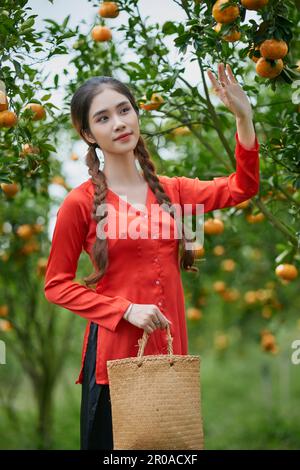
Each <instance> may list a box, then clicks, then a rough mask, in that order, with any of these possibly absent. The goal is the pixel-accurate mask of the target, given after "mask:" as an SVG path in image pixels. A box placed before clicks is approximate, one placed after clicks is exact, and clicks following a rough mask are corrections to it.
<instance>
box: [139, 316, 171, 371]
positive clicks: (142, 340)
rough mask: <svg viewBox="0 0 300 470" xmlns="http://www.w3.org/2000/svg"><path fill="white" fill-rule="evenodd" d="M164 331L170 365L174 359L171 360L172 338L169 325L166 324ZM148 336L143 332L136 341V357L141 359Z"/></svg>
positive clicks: (140, 362) (140, 363)
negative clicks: (137, 345)
mask: <svg viewBox="0 0 300 470" xmlns="http://www.w3.org/2000/svg"><path fill="white" fill-rule="evenodd" d="M166 329H167V340H168V355H169V357H170V360H169V362H170V364H171V365H172V364H173V363H174V359H173V337H172V336H171V331H170V325H169V324H167V326H166ZM149 336H150V334H149V333H147V331H145V330H144V334H143V336H142V338H140V339H139V340H138V343H139V350H138V354H137V357H140V358H141V359H142V357H143V354H144V350H145V347H146V344H147V341H148V338H149ZM138 365H139V366H140V365H142V360H141V361H139V362H138Z"/></svg>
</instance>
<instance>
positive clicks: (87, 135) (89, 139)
mask: <svg viewBox="0 0 300 470" xmlns="http://www.w3.org/2000/svg"><path fill="white" fill-rule="evenodd" d="M81 135H82V137H84V138H85V139H86V140H87V142H88V143H89V144H96V140H95V139H94V137H93V135H92V134H91V133H90V132H87V131H81Z"/></svg>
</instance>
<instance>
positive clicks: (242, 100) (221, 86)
mask: <svg viewBox="0 0 300 470" xmlns="http://www.w3.org/2000/svg"><path fill="white" fill-rule="evenodd" d="M226 71H227V73H228V76H227V75H226V72H225V68H224V64H223V63H221V64H218V75H219V81H218V80H216V78H215V76H214V74H213V72H212V71H211V70H210V69H209V70H208V71H207V75H208V77H209V79H210V81H211V82H212V86H213V89H214V91H215V93H216V95H217V96H218V97H219V98H220V100H221V101H222V102H223V103H224V105H225V106H226V107H227V108H228V109H229V110H230V111H231V112H232V113H233V114H235V116H236V117H238V118H244V117H249V116H250V117H251V116H252V108H251V103H250V102H249V100H248V97H247V95H246V93H245V92H244V90H243V89H242V87H241V86H240V85H239V83H238V81H237V80H236V78H235V77H234V75H233V73H232V70H231V68H230V65H229V64H226Z"/></svg>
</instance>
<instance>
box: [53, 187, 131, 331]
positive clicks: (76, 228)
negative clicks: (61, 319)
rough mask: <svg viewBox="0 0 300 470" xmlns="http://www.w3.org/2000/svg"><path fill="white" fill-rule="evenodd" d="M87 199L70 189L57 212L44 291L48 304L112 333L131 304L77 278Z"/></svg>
mask: <svg viewBox="0 0 300 470" xmlns="http://www.w3.org/2000/svg"><path fill="white" fill-rule="evenodd" d="M89 212H90V210H89V206H88V203H87V197H86V195H85V194H82V193H81V192H80V191H78V190H72V191H71V192H70V193H69V194H68V195H67V197H66V198H65V199H64V201H63V203H62V205H61V206H60V208H59V210H58V212H57V220H56V225H55V228H54V232H53V238H52V244H51V250H50V254H49V258H48V263H47V269H46V276H45V284H44V292H45V297H46V298H47V300H48V301H49V302H52V303H54V304H57V305H60V306H61V307H64V308H66V309H68V310H70V311H71V312H73V313H75V314H76V315H79V316H81V317H83V318H86V319H87V320H91V321H93V322H95V323H97V324H98V325H100V326H103V327H104V328H107V329H109V330H111V331H115V329H116V327H117V325H118V323H119V321H120V320H121V319H122V318H123V315H124V313H125V311H126V310H127V308H128V307H129V305H130V304H131V301H129V300H127V299H125V298H123V297H119V296H115V297H108V296H106V295H102V294H99V293H97V292H95V291H94V290H93V289H90V288H88V287H86V286H84V285H82V284H80V283H77V282H73V279H74V278H75V276H76V271H77V265H78V260H79V256H80V253H81V251H82V249H83V244H84V241H85V237H86V234H87V228H88V223H89V217H90V214H89Z"/></svg>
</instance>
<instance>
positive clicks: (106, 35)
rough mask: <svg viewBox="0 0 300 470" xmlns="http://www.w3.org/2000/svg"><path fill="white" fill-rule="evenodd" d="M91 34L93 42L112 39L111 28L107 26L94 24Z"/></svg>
mask: <svg viewBox="0 0 300 470" xmlns="http://www.w3.org/2000/svg"><path fill="white" fill-rule="evenodd" d="M91 35H92V39H93V40H94V41H95V42H104V41H110V40H111V39H112V32H111V29H110V28H108V27H107V26H95V27H94V28H93V29H92V32H91Z"/></svg>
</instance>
